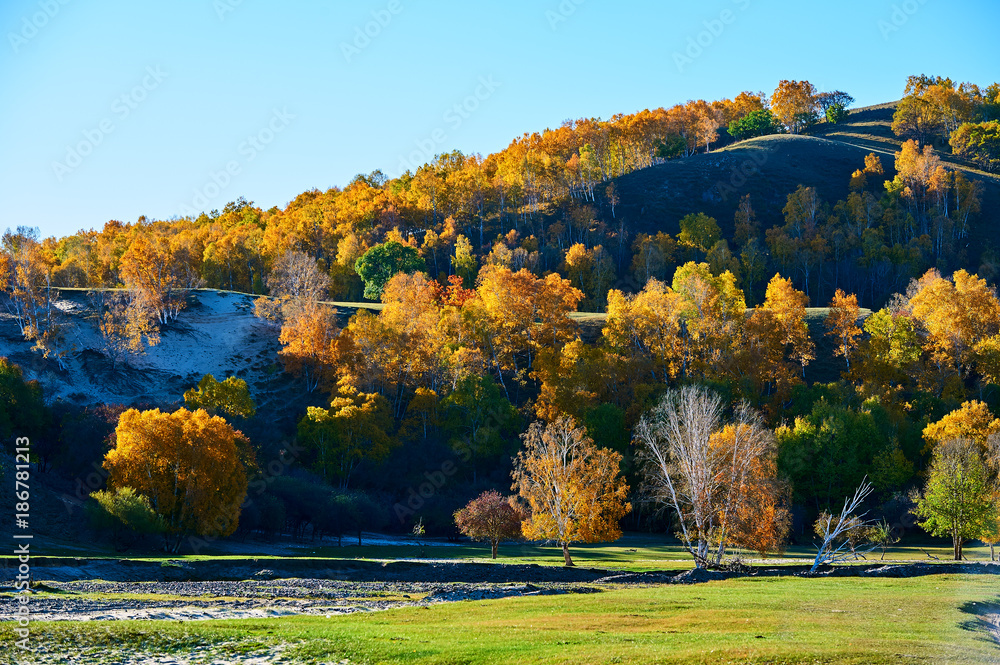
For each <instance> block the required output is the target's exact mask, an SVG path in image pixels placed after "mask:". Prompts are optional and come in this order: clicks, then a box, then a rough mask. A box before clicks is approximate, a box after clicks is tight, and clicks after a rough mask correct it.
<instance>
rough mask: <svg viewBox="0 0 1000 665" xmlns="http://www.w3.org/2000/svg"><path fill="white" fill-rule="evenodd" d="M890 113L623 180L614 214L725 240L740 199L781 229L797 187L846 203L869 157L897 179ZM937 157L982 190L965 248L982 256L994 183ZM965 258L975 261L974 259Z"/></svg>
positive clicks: (855, 116) (869, 110)
mask: <svg viewBox="0 0 1000 665" xmlns="http://www.w3.org/2000/svg"><path fill="white" fill-rule="evenodd" d="M895 107H896V104H895V102H893V103H888V104H880V105H878V106H869V107H865V108H860V109H856V110H853V111H851V113H850V116H849V118H848V120H847V121H846V122H844V123H841V124H838V125H831V124H828V123H825V122H823V123H820V124H818V125H816V126H815V127H813V128H812V129H811V130H810V131H809V134H808V135H790V134H782V135H772V136H763V137H759V138H755V139H750V140H747V141H741V142H738V143H733V144H730V145H728V146H726V147H724V148H721V149H718V150H714V151H712V152H710V153H707V154H706V153H698V154H696V155H692V156H690V157H686V158H682V159H675V160H670V161H668V162H666V163H664V164H660V165H657V166H654V167H651V168H647V169H642V170H640V171H635V172H633V173H630V174H628V175H625V176H622V177H621V178H619V179H618V180H617V187H618V191H619V196H620V197H621V203H620V204H619V210H620V211H621V212H620V213H619V214H620V215H621V216H622V217H624V218H625V219H626V220H628V222H630V223H631V224H633V225H634V227H635V230H636V231H637V232H640V233H650V232H653V233H655V232H656V231H666V232H667V233H670V234H676V233H677V232H678V230H679V226H678V221H679V220H680V218H681V217H683V216H684V215H687V214H689V213H691V212H698V211H700V212H705V213H707V214H709V215H711V216H712V217H715V218H716V219H717V220H718V222H719V225H720V226H721V227H722V231H723V236H724V237H731V236H732V232H733V214H734V213H735V212H736V209H737V206H738V205H739V200H740V198H741V197H742V196H743V195H745V194H749V195H750V196H751V200H752V201H753V206H754V209H755V210H756V212H757V216H758V219H759V220H760V221H761V223H762V226H763V228H768V227H769V226H771V225H773V224H775V223H780V222H781V221H782V219H783V216H782V208H783V207H784V206H785V202H786V197H787V195H788V193H789V192H792V191H794V190H795V188H796V187H797V186H798V185H805V186H811V187H815V188H816V189H817V191H818V192H819V195H820V197H821V198H822V200H823V201H825V202H828V203H833V202H836V201H838V200H841V199H845V198H846V197H847V195H848V182H849V179H850V175H851V173H852V172H853V171H854V170H855V169H857V168H860V167H862V166H863V165H864V158H865V155H867V154H868V153H870V152H875V153H877V154H878V155H880V156H881V157H882V164H883V166H884V167H885V169H886V178H887V179H891V178H892V177H893V176H894V175H895V170H894V169H893V154H894V153H895V152H896V151H898V150H899V146H900V144H901V141H900V140H899V139H898V138H897V137H896V136H895V135H893V133H892V130H891V129H890V125H891V123H892V115H893V112H894V111H895ZM940 157H941V160H942V162H944V163H945V164H946V165H947V166H949V167H950V168H954V169H958V170H961V171H962V173H963V174H964V175H965V176H966V177H968V178H970V179H976V180H979V181H980V182H982V184H983V199H982V212H981V213H980V216H979V218H978V220H977V222H976V224H975V225H974V227H973V230H972V237H971V238H970V241H971V242H970V245H971V247H973V248H978V249H979V250H981V249H982V248H983V243H985V242H989V241H993V240H994V239H995V238H996V234H997V230H998V229H1000V176H997V175H995V174H993V175H991V174H988V173H986V172H984V171H980V170H978V169H975V168H973V167H972V166H970V165H969V164H968V163H966V162H963V161H960V160H956V159H955V158H954V157H953V156H952V155H949V154H945V153H940ZM970 258H973V259H975V260H976V261H978V253H976V254H975V255H974V256H973V257H970ZM973 267H975V266H973Z"/></svg>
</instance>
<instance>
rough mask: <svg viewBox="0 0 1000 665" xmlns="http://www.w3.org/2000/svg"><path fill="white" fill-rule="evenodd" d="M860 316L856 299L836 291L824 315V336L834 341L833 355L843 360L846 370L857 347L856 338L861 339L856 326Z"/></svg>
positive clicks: (859, 330) (859, 331)
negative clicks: (828, 309) (827, 311)
mask: <svg viewBox="0 0 1000 665" xmlns="http://www.w3.org/2000/svg"><path fill="white" fill-rule="evenodd" d="M860 316H861V315H860V310H859V308H858V297H857V296H856V295H854V294H853V293H852V294H851V295H847V294H846V293H844V291H843V290H842V289H837V292H836V293H835V294H833V300H832V301H831V302H830V311H829V313H828V314H827V315H826V335H827V337H832V338H833V340H834V343H835V346H834V349H833V355H835V356H839V357H841V358H843V359H844V362H846V363H847V368H848V369H850V367H851V355H853V354H854V350H855V349H856V348H857V347H858V338H859V337H861V328H860V327H859V326H858V319H859V318H860Z"/></svg>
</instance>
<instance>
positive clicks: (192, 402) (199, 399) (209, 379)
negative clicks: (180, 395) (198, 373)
mask: <svg viewBox="0 0 1000 665" xmlns="http://www.w3.org/2000/svg"><path fill="white" fill-rule="evenodd" d="M184 403H185V404H187V405H188V407H189V408H191V409H205V410H206V411H208V412H209V413H210V414H212V415H215V414H216V413H218V412H219V411H221V412H223V413H225V414H226V415H229V416H238V417H240V418H252V417H253V416H254V414H255V413H256V412H257V407H256V405H255V404H254V403H253V398H252V397H251V396H250V390H249V388H247V382H246V381H244V380H243V379H237V378H236V377H235V376H230V377H228V378H226V379H225V380H224V381H221V382H220V381H216V380H215V377H214V376H212V375H211V374H206V375H205V376H203V377H202V378H201V381H199V382H198V387H197V389H195V388H192V389H190V390H188V391H186V392H185V393H184Z"/></svg>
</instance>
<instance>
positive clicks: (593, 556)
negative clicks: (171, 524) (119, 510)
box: [0, 533, 990, 579]
mask: <svg viewBox="0 0 1000 665" xmlns="http://www.w3.org/2000/svg"><path fill="white" fill-rule="evenodd" d="M367 537H368V536H366V538H367ZM356 542H357V541H356V540H352V539H351V538H347V537H345V538H344V540H343V543H344V545H343V546H338V545H337V544H336V543H335V541H331V540H329V539H327V540H324V541H322V542H317V543H310V542H308V541H305V542H302V543H301V544H298V545H295V546H292V547H289V548H288V550H287V553H286V554H280V555H279V554H274V553H270V554H269V553H268V549H269V547H268V545H266V544H263V545H262V546H261V550H260V551H259V552H253V551H252V548H253V545H252V543H248V544H247V545H249V547H248V548H245V549H246V551H244V552H241V553H232V552H229V553H227V552H226V551H225V550H224V549H207V550H206V551H205V552H203V553H200V554H164V553H160V552H144V553H140V552H128V553H124V554H123V553H121V552H115V551H113V550H111V549H110V548H103V549H101V548H96V547H95V548H88V549H82V548H79V547H74V548H72V549H63V548H59V547H58V546H55V547H53V546H46V547H44V548H43V549H40V550H39V552H38V555H37V556H44V557H45V558H46V559H48V560H49V561H51V562H55V561H56V560H58V559H60V558H65V559H67V562H69V560H72V559H74V558H77V557H82V558H91V559H96V558H107V559H113V560H119V559H122V558H128V559H133V560H144V561H167V560H170V561H175V560H188V561H198V560H219V559H233V560H247V559H251V558H252V559H259V560H267V559H272V558H273V559H280V560H283V559H287V558H289V557H290V556H291V557H296V558H308V559H336V560H342V559H369V560H395V559H417V560H420V559H454V560H456V561H491V559H490V548H489V545H486V544H482V543H467V544H461V545H447V546H444V545H434V544H430V543H428V544H426V545H424V546H423V547H421V546H420V545H419V544H418V543H413V544H399V545H362V546H360V547H359V546H358V545H357V544H356ZM352 543H355V544H352ZM964 552H965V556H966V558H967V559H968V560H969V561H989V560H990V550H989V547H987V546H985V545H983V544H982V543H979V542H977V541H972V542H969V543H967V544H966V546H965V549H964ZM570 553H571V554H572V555H573V561H574V562H575V563H576V564H577V565H578V566H581V567H594V568H608V569H614V570H633V571H644V570H664V569H670V570H673V569H679V568H691V567H692V566H693V563H692V560H691V557H690V555H688V554H687V552H685V551H684V550H683V548H682V547H681V546H680V545H679V544H678V543H677V541H676V540H673V539H670V540H669V541H668V540H667V539H666V538H665V537H664V536H660V535H655V534H638V533H628V534H626V535H624V536H623V537H622V538H621V539H619V540H617V541H615V542H614V543H596V544H591V545H586V544H576V545H573V546H572V547H570ZM928 554H930V555H932V556H936V557H938V558H939V559H940V560H942V561H948V560H950V559H951V543H950V541H947V540H945V539H929V538H926V537H925V538H921V539H918V540H914V539H909V538H907V539H904V540H903V541H902V542H901V543H899V544H898V545H896V546H894V547H890V548H889V549H888V550H887V551H886V554H885V561H886V562H889V561H896V562H899V561H923V562H929V561H931V559H929V558H928V556H927V555H928ZM743 556H744V558H749V559H756V558H758V557H759V555H758V554H757V553H755V552H748V553H744V555H743ZM815 556H816V549H815V548H814V547H812V546H809V545H796V546H791V547H789V548H788V550H787V551H786V552H785V553H784V554H782V555H769V557H768V560H769V561H770V562H774V563H781V562H787V563H790V564H791V563H802V562H805V561H810V562H811V561H812V559H813V557H815ZM881 556H882V553H881V551H876V552H874V553H871V554H869V555H868V562H873V561H877V560H879V559H880V557H881ZM496 563H508V564H537V565H541V566H561V565H563V558H562V550H561V549H560V548H559V547H558V546H555V545H547V544H540V543H502V544H501V545H500V549H499V558H498V559H497V560H496ZM862 563H863V561H862ZM5 565H16V557H13V556H9V555H4V556H0V568H3V567H4V566H5ZM38 571H39V572H38V573H37V577H38V578H39V579H44V573H43V572H41V571H44V568H39V569H38Z"/></svg>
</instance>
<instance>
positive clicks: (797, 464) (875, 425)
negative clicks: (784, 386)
mask: <svg viewBox="0 0 1000 665" xmlns="http://www.w3.org/2000/svg"><path fill="white" fill-rule="evenodd" d="M887 420H888V415H887V414H886V413H885V412H884V411H883V410H882V409H881V407H879V406H877V405H873V406H870V407H866V408H865V409H863V410H855V409H852V408H848V407H843V406H839V405H833V404H830V403H829V402H827V401H826V400H825V399H821V400H819V401H818V402H816V404H815V405H814V406H813V409H812V412H811V413H810V414H808V415H805V416H799V417H797V418H796V419H795V422H794V424H792V425H782V426H781V427H779V428H778V429H777V430H776V431H775V435H776V437H777V439H778V451H779V452H778V468H779V469H780V470H781V472H782V473H783V474H784V475H785V476H787V477H788V478H789V479H790V480H791V481H792V485H793V488H794V491H795V499H796V502H797V503H800V504H806V505H810V504H811V505H812V506H814V507H815V509H816V510H817V511H821V510H827V509H830V508H835V507H836V506H835V504H836V503H838V502H839V501H841V500H842V498H843V497H845V496H848V495H850V494H852V493H853V492H854V488H856V487H857V486H858V485H860V484H861V483H862V481H863V480H864V479H865V476H867V475H868V474H869V473H870V472H871V470H872V468H873V464H874V461H875V460H876V459H879V460H880V463H881V464H882V465H883V466H885V465H888V464H889V463H890V462H894V463H897V464H902V465H905V458H904V459H903V460H898V459H897V455H896V444H895V442H894V441H893V440H892V438H891V436H890V435H889V432H887V431H884V428H885V427H886V426H887V425H886V421H887ZM883 456H885V457H887V459H886V460H883V459H882V457H883ZM880 468H881V467H880ZM882 475H884V476H885V477H886V482H890V481H891V480H896V479H897V478H898V476H897V475H893V473H892V472H891V471H888V470H886V471H883V473H882Z"/></svg>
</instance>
